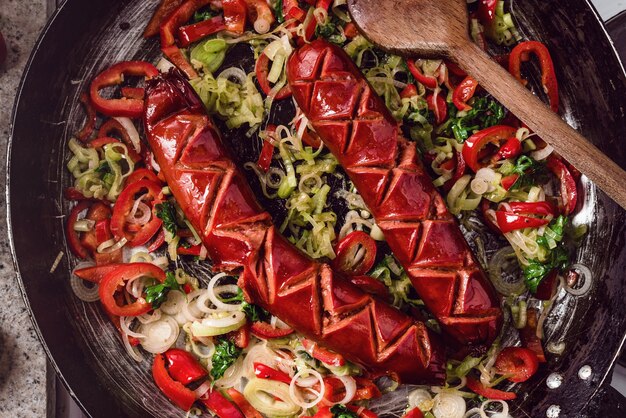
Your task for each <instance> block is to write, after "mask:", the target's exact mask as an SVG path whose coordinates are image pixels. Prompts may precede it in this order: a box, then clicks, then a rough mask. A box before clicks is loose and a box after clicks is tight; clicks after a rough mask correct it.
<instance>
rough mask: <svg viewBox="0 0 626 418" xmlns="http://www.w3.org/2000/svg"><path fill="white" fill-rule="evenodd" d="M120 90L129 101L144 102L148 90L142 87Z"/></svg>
mask: <svg viewBox="0 0 626 418" xmlns="http://www.w3.org/2000/svg"><path fill="white" fill-rule="evenodd" d="M120 90H121V92H122V96H124V97H126V98H127V99H139V100H143V98H144V97H145V96H146V90H145V89H144V88H141V87H122V88H121V89H120Z"/></svg>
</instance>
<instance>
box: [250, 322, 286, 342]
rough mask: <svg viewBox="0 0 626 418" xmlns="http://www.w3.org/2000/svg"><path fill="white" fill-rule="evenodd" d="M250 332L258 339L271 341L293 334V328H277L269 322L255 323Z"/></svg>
mask: <svg viewBox="0 0 626 418" xmlns="http://www.w3.org/2000/svg"><path fill="white" fill-rule="evenodd" d="M250 331H251V332H252V333H253V334H254V335H256V336H257V337H260V338H263V339H266V340H269V339H272V338H282V337H286V336H287V335H290V334H293V332H294V330H293V328H275V327H273V326H271V325H270V324H268V323H267V322H260V321H259V322H253V323H252V325H250Z"/></svg>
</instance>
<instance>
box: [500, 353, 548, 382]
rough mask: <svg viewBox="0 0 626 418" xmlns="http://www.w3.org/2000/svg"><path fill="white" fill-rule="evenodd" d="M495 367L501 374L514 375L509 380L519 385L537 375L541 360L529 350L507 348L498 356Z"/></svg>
mask: <svg viewBox="0 0 626 418" xmlns="http://www.w3.org/2000/svg"><path fill="white" fill-rule="evenodd" d="M495 367H496V370H497V371H498V373H500V374H506V375H512V376H511V377H509V378H508V379H509V380H510V381H511V382H515V383H519V382H525V381H527V380H528V379H530V378H531V377H532V376H533V375H534V374H535V373H537V369H539V360H537V355H536V354H535V353H534V352H533V351H532V350H529V349H528V348H522V347H507V348H505V349H504V350H502V351H501V352H500V354H498V357H497V358H496V363H495Z"/></svg>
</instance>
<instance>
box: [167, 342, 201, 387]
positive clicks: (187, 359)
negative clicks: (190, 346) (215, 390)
mask: <svg viewBox="0 0 626 418" xmlns="http://www.w3.org/2000/svg"><path fill="white" fill-rule="evenodd" d="M165 360H166V363H167V371H168V372H169V375H170V376H172V378H173V379H174V380H176V381H177V382H180V383H182V384H183V385H188V384H190V383H193V382H197V381H198V380H200V379H202V378H205V377H206V376H207V371H206V369H205V368H204V367H202V366H201V365H200V363H199V362H198V360H196V358H195V357H194V356H193V355H191V353H189V352H188V351H185V350H181V349H180V348H170V349H169V350H167V351H166V352H165Z"/></svg>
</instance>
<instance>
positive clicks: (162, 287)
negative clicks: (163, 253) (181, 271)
mask: <svg viewBox="0 0 626 418" xmlns="http://www.w3.org/2000/svg"><path fill="white" fill-rule="evenodd" d="M180 289H181V288H180V284H178V282H177V281H176V276H175V275H174V273H173V272H171V271H168V272H167V273H166V278H165V281H164V282H163V283H156V284H154V285H152V286H148V287H146V302H148V303H151V304H152V307H153V308H154V309H157V308H158V307H159V306H161V304H162V303H163V302H165V299H167V294H168V293H169V291H170V290H179V291H180Z"/></svg>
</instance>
